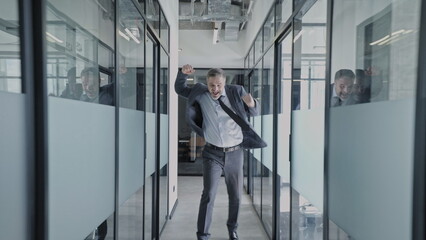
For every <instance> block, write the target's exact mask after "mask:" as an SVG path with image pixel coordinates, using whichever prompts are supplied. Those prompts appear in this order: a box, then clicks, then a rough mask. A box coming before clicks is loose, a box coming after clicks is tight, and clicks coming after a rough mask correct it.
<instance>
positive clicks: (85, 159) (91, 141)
mask: <svg viewBox="0 0 426 240" xmlns="http://www.w3.org/2000/svg"><path fill="white" fill-rule="evenodd" d="M48 104H49V111H50V112H51V113H54V114H50V115H49V117H48V121H49V170H48V171H49V197H48V201H49V225H50V227H49V229H50V231H49V239H62V240H67V239H69V240H75V239H83V238H84V237H85V236H87V235H88V234H89V233H90V232H91V231H92V230H93V229H94V228H95V227H97V226H98V225H99V224H100V223H101V222H102V221H103V220H105V219H106V218H107V217H109V216H110V215H111V213H113V211H114V167H115V164H114V158H115V156H114V155H115V150H114V149H115V131H114V129H115V121H114V120H115V108H114V107H111V106H105V105H99V104H93V103H83V102H79V101H71V100H68V99H62V98H55V97H49V99H48Z"/></svg>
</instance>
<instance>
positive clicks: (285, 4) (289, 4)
mask: <svg viewBox="0 0 426 240" xmlns="http://www.w3.org/2000/svg"><path fill="white" fill-rule="evenodd" d="M275 9H276V10H275V22H276V23H275V28H276V32H279V31H280V30H282V28H283V27H284V24H285V23H286V22H287V21H288V20H289V17H290V16H291V14H292V12H293V0H277V1H276V7H275Z"/></svg>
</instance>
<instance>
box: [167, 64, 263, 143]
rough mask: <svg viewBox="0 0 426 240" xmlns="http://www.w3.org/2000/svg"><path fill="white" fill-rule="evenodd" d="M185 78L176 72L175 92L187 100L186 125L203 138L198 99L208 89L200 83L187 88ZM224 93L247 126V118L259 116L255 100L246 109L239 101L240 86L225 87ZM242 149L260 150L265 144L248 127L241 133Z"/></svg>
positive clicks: (241, 90) (201, 117) (241, 94)
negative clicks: (252, 104) (253, 104)
mask: <svg viewBox="0 0 426 240" xmlns="http://www.w3.org/2000/svg"><path fill="white" fill-rule="evenodd" d="M187 77H188V75H186V74H183V73H182V72H181V71H179V72H178V75H177V77H176V82H175V91H176V93H177V94H179V95H180V96H182V97H185V98H187V99H188V103H187V106H186V120H187V121H188V124H189V125H190V126H191V128H192V130H194V131H195V132H196V133H197V134H198V135H199V136H201V137H204V132H203V114H202V112H201V107H200V104H199V102H198V99H199V97H200V96H201V95H202V94H204V93H205V92H208V88H207V86H206V85H205V84H202V83H197V84H195V85H194V86H193V87H188V86H187V84H186V79H187ZM225 91H226V95H227V97H228V98H229V102H230V103H231V106H232V108H233V109H234V110H235V113H236V114H237V115H238V116H239V117H240V118H241V119H243V120H244V121H245V122H246V123H247V124H249V122H248V119H247V117H248V116H256V115H259V113H260V105H259V102H258V101H257V100H256V99H254V101H255V103H256V106H255V107H254V108H249V107H247V105H246V104H245V103H244V102H243V100H242V99H241V97H242V96H243V93H244V91H243V87H242V86H238V85H225ZM249 125H250V124H249ZM242 147H244V148H261V147H266V143H265V142H264V141H263V140H262V139H261V138H260V137H259V136H258V135H257V134H256V132H255V131H254V130H253V128H252V126H251V125H250V129H249V130H247V131H243V143H242Z"/></svg>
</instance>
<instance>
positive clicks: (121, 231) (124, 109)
mask: <svg viewBox="0 0 426 240" xmlns="http://www.w3.org/2000/svg"><path fill="white" fill-rule="evenodd" d="M118 4H119V16H120V19H119V24H118V26H120V27H119V32H118V33H117V35H116V37H117V43H118V55H119V59H118V63H117V64H118V66H119V71H118V82H117V84H118V86H119V102H118V105H119V106H120V109H119V174H118V175H119V196H118V197H119V209H118V220H119V223H120V224H119V225H118V238H119V239H142V238H143V204H144V197H143V185H144V160H145V142H144V141H145V139H144V136H145V112H144V111H143V108H142V107H141V106H142V105H143V101H144V92H143V89H142V86H143V85H144V75H143V70H144V67H145V66H144V42H145V41H144V36H145V33H144V20H143V19H142V16H141V15H140V13H139V12H138V11H137V8H136V7H135V5H134V3H133V1H131V0H120V1H119V3H118Z"/></svg>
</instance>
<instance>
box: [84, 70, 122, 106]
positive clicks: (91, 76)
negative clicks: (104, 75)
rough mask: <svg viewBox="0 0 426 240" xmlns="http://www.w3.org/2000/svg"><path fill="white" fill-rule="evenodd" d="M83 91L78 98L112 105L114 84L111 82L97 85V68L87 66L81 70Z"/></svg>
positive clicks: (98, 79) (98, 76)
mask: <svg viewBox="0 0 426 240" xmlns="http://www.w3.org/2000/svg"><path fill="white" fill-rule="evenodd" d="M81 82H82V85H83V90H84V93H83V95H81V98H80V100H82V101H85V102H96V103H100V104H105V105H114V85H113V84H112V83H110V84H107V85H105V86H102V87H99V83H100V75H99V71H98V69H97V68H94V67H89V68H85V69H83V71H81Z"/></svg>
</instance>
